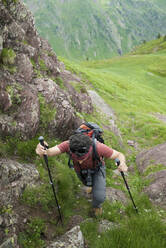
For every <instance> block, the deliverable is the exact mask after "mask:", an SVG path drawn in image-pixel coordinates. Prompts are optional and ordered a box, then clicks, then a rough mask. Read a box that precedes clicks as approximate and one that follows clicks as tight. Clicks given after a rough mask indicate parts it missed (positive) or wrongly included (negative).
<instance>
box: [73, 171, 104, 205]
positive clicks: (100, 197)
mask: <svg viewBox="0 0 166 248" xmlns="http://www.w3.org/2000/svg"><path fill="white" fill-rule="evenodd" d="M77 176H78V177H79V179H80V180H81V181H82V183H83V184H84V185H86V181H85V180H84V179H83V178H82V177H81V174H80V173H77ZM105 198H106V171H105V166H101V167H100V169H99V170H96V171H95V173H94V174H92V206H93V208H100V207H101V205H102V203H103V202H104V201H105Z"/></svg>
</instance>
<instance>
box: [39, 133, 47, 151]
mask: <svg viewBox="0 0 166 248" xmlns="http://www.w3.org/2000/svg"><path fill="white" fill-rule="evenodd" d="M38 140H39V142H40V145H42V146H44V148H45V149H48V146H47V145H46V144H44V137H43V136H40V137H39V138H38Z"/></svg>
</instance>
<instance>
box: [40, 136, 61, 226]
mask: <svg viewBox="0 0 166 248" xmlns="http://www.w3.org/2000/svg"><path fill="white" fill-rule="evenodd" d="M38 140H39V142H40V144H41V145H42V146H44V148H45V150H46V149H47V148H48V146H46V145H45V144H44V138H43V136H40V137H39V139H38ZM44 161H45V163H46V166H47V170H48V175H49V178H50V184H51V186H52V191H53V194H54V198H55V201H56V205H57V208H58V212H59V219H60V221H61V223H62V225H63V221H62V215H61V211H60V206H59V204H58V199H57V197H56V193H55V187H54V184H53V181H52V176H51V171H50V168H49V165H48V157H47V155H44ZM57 223H58V222H57Z"/></svg>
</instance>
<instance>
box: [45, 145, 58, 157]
mask: <svg viewBox="0 0 166 248" xmlns="http://www.w3.org/2000/svg"><path fill="white" fill-rule="evenodd" d="M60 153H61V151H60V149H59V148H58V147H57V146H54V147H51V148H49V149H47V150H46V155H47V156H48V157H53V156H56V155H58V154H60Z"/></svg>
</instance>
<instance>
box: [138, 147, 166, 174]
mask: <svg viewBox="0 0 166 248" xmlns="http://www.w3.org/2000/svg"><path fill="white" fill-rule="evenodd" d="M165 151H166V143H164V144H160V145H157V146H155V147H153V148H151V149H149V150H146V151H143V152H140V153H139V154H138V155H137V157H136V163H137V165H138V170H139V171H140V173H143V172H144V171H145V170H146V168H147V167H148V166H149V165H150V164H163V165H164V166H166V152H165Z"/></svg>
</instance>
